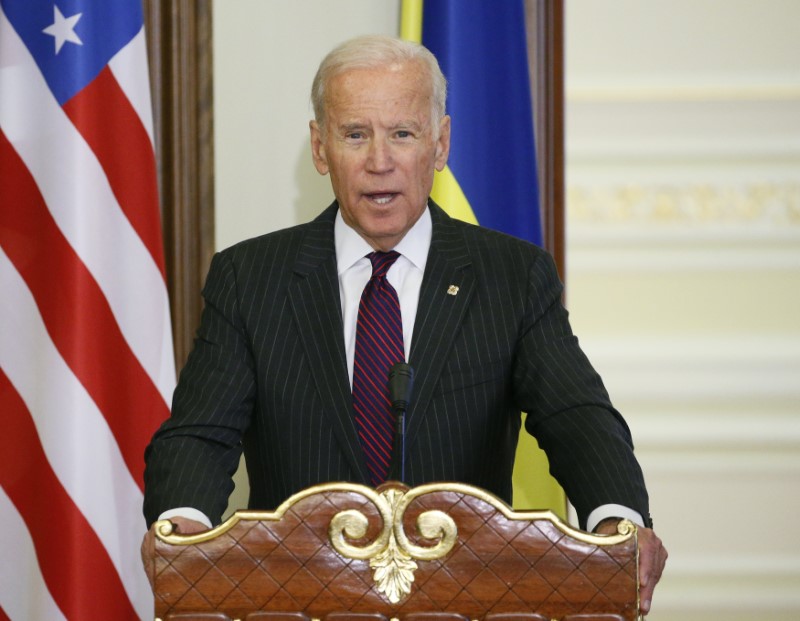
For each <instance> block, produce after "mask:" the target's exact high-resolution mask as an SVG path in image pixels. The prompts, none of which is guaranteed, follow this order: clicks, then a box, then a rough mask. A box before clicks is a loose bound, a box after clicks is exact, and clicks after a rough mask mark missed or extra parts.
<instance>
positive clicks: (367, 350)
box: [353, 250, 405, 486]
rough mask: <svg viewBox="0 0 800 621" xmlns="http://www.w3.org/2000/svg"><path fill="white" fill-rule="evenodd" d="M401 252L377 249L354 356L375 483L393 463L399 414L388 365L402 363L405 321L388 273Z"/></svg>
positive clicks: (358, 413)
mask: <svg viewBox="0 0 800 621" xmlns="http://www.w3.org/2000/svg"><path fill="white" fill-rule="evenodd" d="M399 256H400V254H399V253H397V252H395V251H394V250H392V251H390V252H372V253H370V254H368V255H367V258H368V259H369V260H370V261H371V262H372V277H371V278H370V279H369V282H367V285H366V286H365V287H364V292H363V293H362V294H361V303H360V304H359V307H358V321H357V323H356V351H355V356H354V360H353V408H354V410H355V419H356V428H357V429H358V436H359V438H360V440H361V446H362V447H363V449H364V455H365V457H366V459H367V466H368V468H369V472H370V477H371V480H372V484H373V485H375V486H377V485H379V484H381V483H383V482H384V481H385V480H386V477H387V475H388V473H389V466H390V464H391V462H392V445H393V437H394V418H393V416H392V404H391V401H390V399H389V387H388V377H389V369H390V368H391V366H392V365H393V364H395V363H396V362H403V361H404V360H405V355H404V353H403V323H402V319H401V317H400V301H399V299H398V298H397V291H395V290H394V287H392V285H391V284H389V281H387V280H386V272H388V271H389V268H390V267H391V266H392V265H393V264H394V262H395V261H396V260H397V257H399Z"/></svg>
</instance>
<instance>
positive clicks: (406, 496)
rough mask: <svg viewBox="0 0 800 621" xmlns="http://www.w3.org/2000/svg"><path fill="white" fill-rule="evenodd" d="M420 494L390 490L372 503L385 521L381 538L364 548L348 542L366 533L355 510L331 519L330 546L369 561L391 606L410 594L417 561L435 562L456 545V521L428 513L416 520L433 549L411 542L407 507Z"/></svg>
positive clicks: (438, 514) (442, 514) (344, 512)
mask: <svg viewBox="0 0 800 621" xmlns="http://www.w3.org/2000/svg"><path fill="white" fill-rule="evenodd" d="M417 496H418V494H416V493H414V491H413V490H412V491H410V492H404V491H403V490H402V489H396V488H391V489H387V490H385V491H383V492H382V493H381V494H380V495H377V494H375V495H373V497H372V498H371V500H372V501H373V503H374V504H375V506H376V507H377V509H378V511H379V512H380V514H381V517H382V518H383V526H382V530H381V533H380V535H378V537H377V538H376V539H375V540H374V541H373V542H372V543H369V544H367V545H366V546H364V547H359V546H356V545H353V544H351V543H350V542H349V541H348V539H350V540H352V539H360V538H362V537H363V536H364V535H365V534H366V532H367V524H368V521H367V518H366V516H364V514H362V513H360V512H359V511H356V510H352V509H350V510H347V511H342V512H340V513H337V514H336V515H335V516H334V517H333V519H332V520H331V524H330V528H329V529H328V534H329V536H330V541H331V545H332V546H333V548H334V549H335V550H336V551H337V552H338V553H339V554H341V555H342V556H344V557H346V558H352V559H359V560H366V559H369V566H370V567H371V568H372V569H373V570H374V572H373V580H375V585H376V587H377V589H378V591H379V592H380V593H383V595H384V596H385V597H386V599H388V600H389V601H390V602H391V603H392V604H396V603H398V602H399V601H400V600H401V599H403V598H404V597H406V596H407V595H409V594H410V593H411V583H412V582H414V572H415V571H416V570H417V567H418V566H417V563H416V562H415V560H414V559H417V560H426V561H430V560H435V559H439V558H442V557H444V556H445V555H446V554H447V553H448V552H450V550H452V549H453V545H454V544H455V542H456V537H457V534H458V532H457V529H456V525H455V522H454V521H453V519H452V518H451V517H450V516H448V515H447V514H445V513H444V512H442V511H425V512H423V513H421V514H420V515H419V517H418V518H417V525H416V526H417V532H418V533H419V535H420V536H421V537H423V538H424V539H426V540H430V541H434V542H435V543H434V545H432V546H418V545H414V544H413V543H411V542H410V541H409V539H408V537H407V536H406V533H405V531H404V529H403V516H404V514H405V511H406V508H407V507H408V505H409V504H410V503H411V501H412V500H414V498H416V497H417Z"/></svg>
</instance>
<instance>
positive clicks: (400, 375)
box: [389, 362, 414, 483]
mask: <svg viewBox="0 0 800 621" xmlns="http://www.w3.org/2000/svg"><path fill="white" fill-rule="evenodd" d="M413 388H414V369H412V368H411V367H410V366H408V365H407V364H406V363H405V362H397V363H395V364H394V365H392V368H391V369H389V397H390V399H391V401H392V412H394V448H393V453H392V468H391V476H390V479H394V480H397V481H400V482H401V483H405V480H406V411H407V410H408V406H409V403H410V401H411V391H412V389H413Z"/></svg>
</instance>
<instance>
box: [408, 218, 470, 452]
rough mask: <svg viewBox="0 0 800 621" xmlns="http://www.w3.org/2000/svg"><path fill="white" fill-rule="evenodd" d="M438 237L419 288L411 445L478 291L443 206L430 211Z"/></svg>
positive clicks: (412, 357)
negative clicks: (451, 347) (470, 304)
mask: <svg viewBox="0 0 800 621" xmlns="http://www.w3.org/2000/svg"><path fill="white" fill-rule="evenodd" d="M431 217H432V219H433V237H432V239H431V248H430V251H429V253H428V262H427V264H426V266H425V275H424V276H423V279H422V287H421V289H420V296H419V306H418V309H417V317H416V320H415V322H414V336H413V338H412V341H411V353H410V355H409V364H410V365H411V367H412V368H413V369H414V377H415V383H414V396H413V400H412V404H411V408H410V411H409V413H408V428H407V431H406V435H407V440H406V441H407V443H408V445H409V446H410V445H411V444H412V443H413V442H414V438H415V434H416V432H417V430H418V429H419V427H420V424H421V422H422V417H423V416H424V413H425V411H426V409H427V407H428V403H429V402H430V400H431V396H432V395H433V389H434V387H435V386H436V384H437V382H438V380H439V376H440V375H441V373H442V368H443V367H444V363H445V362H446V361H447V357H448V356H449V354H450V346H451V344H452V343H453V341H454V339H455V336H456V334H457V332H458V330H459V328H460V327H461V323H462V321H463V318H464V314H465V312H466V310H467V308H468V306H469V303H470V300H471V299H472V296H473V293H474V291H475V275H474V273H473V270H472V265H471V259H470V257H469V255H468V253H467V251H466V244H465V241H464V238H463V236H462V234H461V233H460V231H459V230H458V227H456V226H453V221H452V220H451V219H450V217H449V216H447V215H446V214H445V213H444V212H443V211H442V210H441V209H440V208H439V207H437V206H436V205H433V206H432V207H431Z"/></svg>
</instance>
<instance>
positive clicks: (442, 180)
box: [431, 166, 478, 224]
mask: <svg viewBox="0 0 800 621" xmlns="http://www.w3.org/2000/svg"><path fill="white" fill-rule="evenodd" d="M431 198H432V199H433V200H434V201H436V204H437V205H439V206H441V208H442V209H444V210H445V211H446V212H447V215H448V216H450V217H451V218H458V219H459V220H463V221H464V222H469V223H470V224H478V220H477V218H475V214H474V213H473V211H472V207H470V206H469V202H467V197H466V196H464V192H462V190H461V186H460V185H458V181H456V178H455V176H454V175H453V173H452V172H450V168H449V167H448V166H445V167H444V170H443V171H442V172H437V173H436V174H435V175H434V177H433V189H432V190H431Z"/></svg>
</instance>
